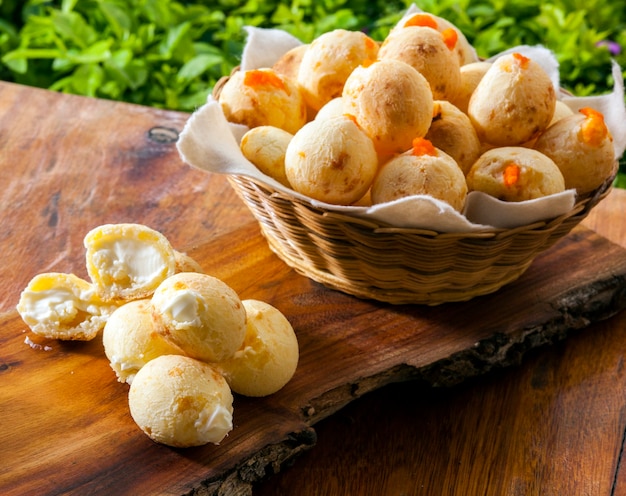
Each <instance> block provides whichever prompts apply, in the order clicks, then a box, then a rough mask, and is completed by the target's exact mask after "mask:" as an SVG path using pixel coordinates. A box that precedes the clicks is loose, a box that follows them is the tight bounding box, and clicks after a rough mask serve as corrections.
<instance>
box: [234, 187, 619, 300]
mask: <svg viewBox="0 0 626 496" xmlns="http://www.w3.org/2000/svg"><path fill="white" fill-rule="evenodd" d="M228 179H229V181H230V183H231V185H232V186H233V188H234V189H235V191H236V192H237V194H238V195H239V197H240V198H241V199H242V200H243V201H244V202H245V204H246V205H247V206H248V208H249V209H250V211H251V212H252V214H253V215H254V217H255V218H256V219H257V221H258V222H259V224H260V226H261V231H262V233H263V235H264V237H265V238H266V239H267V241H268V244H269V246H270V248H271V250H272V251H273V252H274V253H276V255H278V257H280V258H281V259H282V260H283V261H284V262H285V263H286V264H287V265H289V266H290V267H292V268H293V269H295V270H296V271H297V272H298V273H300V274H303V275H305V276H307V277H309V278H311V279H312V280H314V281H316V282H319V283H321V284H323V285H325V286H328V287H330V288H332V289H337V290H340V291H343V292H346V293H349V294H351V295H354V296H357V297H360V298H371V299H375V300H379V301H384V302H388V303H393V304H407V303H419V304H428V305H437V304H441V303H444V302H454V301H465V300H469V299H471V298H473V297H475V296H479V295H483V294H487V293H491V292H493V291H496V290H498V289H499V288H501V287H502V286H504V285H505V284H508V283H510V282H512V281H514V280H515V279H517V278H519V277H520V276H521V275H522V274H523V273H524V271H526V269H527V268H528V267H529V266H530V264H531V263H532V261H533V259H534V258H535V257H536V256H537V255H538V254H539V253H541V252H542V251H544V250H546V249H547V248H549V247H550V246H552V245H553V244H554V243H555V242H556V241H558V240H559V239H560V238H562V237H563V236H565V235H566V234H567V233H569V232H570V231H571V229H573V228H574V227H575V226H576V225H577V224H578V223H580V222H581V221H582V220H583V219H584V218H585V217H586V216H587V214H588V213H589V211H590V210H591V209H592V208H593V207H594V206H595V205H596V204H597V203H598V202H599V201H600V200H601V199H602V198H604V197H605V196H606V195H607V194H608V192H609V190H610V187H611V181H607V182H606V183H605V184H604V185H603V186H602V187H600V188H599V189H598V190H596V191H595V192H594V193H593V194H591V195H587V196H586V197H584V198H581V199H579V200H578V201H577V203H576V205H575V207H574V208H573V209H572V211H570V212H568V213H567V214H564V215H561V216H560V217H557V218H555V219H552V220H549V221H545V222H536V223H534V224H531V225H527V226H523V227H520V228H516V229H499V230H492V231H488V232H473V233H437V232H434V231H428V230H422V229H412V228H397V227H392V226H389V225H384V224H379V223H375V222H372V221H370V220H364V219H359V218H355V217H351V216H349V215H344V214H340V213H336V212H331V211H327V210H324V209H322V208H318V207H316V206H313V205H311V204H309V203H307V202H305V201H303V200H300V199H298V198H295V197H292V196H290V195H288V194H286V193H284V192H281V191H276V190H274V189H272V188H271V187H269V186H267V185H265V184H263V183H260V182H258V181H256V180H253V179H251V178H248V177H244V176H228Z"/></svg>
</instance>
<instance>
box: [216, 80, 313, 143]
mask: <svg viewBox="0 0 626 496" xmlns="http://www.w3.org/2000/svg"><path fill="white" fill-rule="evenodd" d="M218 101H219V103H220V105H221V107H222V110H223V111H224V116H225V117H226V119H227V120H228V121H229V122H233V123H236V124H242V125H244V126H248V127H250V128H253V127H257V126H274V127H278V128H280V129H284V130H285V131H287V132H288V133H292V134H293V133H295V132H296V131H297V130H298V129H300V128H301V127H302V126H303V125H304V123H305V122H306V121H307V107H306V103H305V101H304V96H303V94H302V91H301V89H300V87H299V85H298V84H297V83H296V82H295V81H293V80H291V79H289V78H287V77H285V76H282V75H280V74H279V73H277V72H276V71H274V70H273V69H267V68H265V69H253V70H248V71H238V72H235V73H234V74H232V75H231V76H230V78H229V79H228V81H226V83H225V84H224V86H223V87H222V91H221V92H220V94H219V96H218Z"/></svg>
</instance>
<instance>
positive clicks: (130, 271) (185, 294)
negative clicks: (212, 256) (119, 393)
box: [17, 224, 299, 447]
mask: <svg viewBox="0 0 626 496" xmlns="http://www.w3.org/2000/svg"><path fill="white" fill-rule="evenodd" d="M84 244H85V248H86V264H87V272H88V274H89V276H90V279H91V280H90V281H86V280H84V279H81V278H79V277H78V276H76V275H73V274H62V273H45V274H39V275H38V276H36V277H34V278H33V279H32V280H31V282H30V283H29V284H28V286H27V287H26V288H25V289H24V291H23V292H22V294H21V296H20V301H19V303H18V306H17V309H18V312H19V313H20V315H21V316H22V318H23V320H24V321H25V322H26V323H27V324H28V325H29V327H30V328H31V330H32V331H33V332H34V333H36V334H38V335H40V336H44V337H46V338H51V339H63V340H83V341H85V340H92V339H94V338H95V337H96V336H97V335H98V333H99V331H101V330H102V342H103V345H104V352H105V355H106V356H107V358H108V360H109V363H110V366H111V368H112V369H113V371H114V372H115V374H116V376H117V379H118V381H119V382H125V383H127V384H129V385H130V389H129V392H128V402H129V408H130V413H131V416H132V418H133V419H134V421H135V422H136V423H137V425H138V426H139V427H140V428H141V430H142V431H143V432H144V433H146V434H147V435H148V436H149V437H150V438H151V439H152V440H154V441H156V442H159V443H162V444H166V445H169V446H174V447H190V446H200V445H204V444H207V443H214V444H219V443H220V442H221V441H222V440H223V439H224V437H225V436H226V435H227V434H228V433H229V432H230V431H231V430H232V428H233V422H232V419H233V394H232V393H233V392H235V393H238V394H242V395H246V396H254V397H259V396H267V395H270V394H273V393H275V392H276V391H278V390H279V389H281V388H282V387H283V386H285V384H287V382H289V380H290V379H291V378H292V376H293V375H294V373H295V370H296V367H297V364H298V358H299V349H298V341H297V337H296V334H295V332H294V329H293V327H292V326H291V324H290V322H289V321H288V320H287V318H286V317H285V316H284V315H283V314H282V313H281V312H280V311H279V310H278V309H277V308H275V307H273V306H272V305H270V304H268V303H266V302H263V301H260V300H252V299H248V300H241V299H240V297H239V295H238V294H237V293H236V292H235V290H234V289H232V288H231V287H230V286H228V285H227V284H226V283H225V282H224V281H222V280H220V279H218V278H216V277H213V276H211V275H208V274H205V273H204V272H203V271H202V268H201V267H200V265H199V264H198V263H197V262H196V261H195V260H193V259H192V258H191V257H189V256H188V255H186V254H183V253H181V252H178V251H176V250H175V249H174V248H173V247H172V245H171V244H170V242H169V241H168V240H167V238H166V237H165V236H164V235H163V234H161V233H160V232H158V231H156V230H154V229H151V228H149V227H147V226H144V225H142V224H105V225H102V226H99V227H96V228H94V229H92V230H91V231H90V232H89V233H88V234H87V235H86V236H85V238H84Z"/></svg>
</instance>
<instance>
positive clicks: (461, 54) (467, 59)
mask: <svg viewBox="0 0 626 496" xmlns="http://www.w3.org/2000/svg"><path fill="white" fill-rule="evenodd" d="M407 26H425V27H432V28H434V29H436V30H437V31H439V32H441V33H443V32H448V33H449V31H447V30H449V29H453V30H454V31H455V34H456V43H455V45H454V52H455V53H456V55H457V57H458V58H459V65H461V66H463V65H465V64H471V63H473V62H476V61H478V55H477V54H476V50H475V49H474V47H473V46H472V45H471V44H470V42H469V41H468V40H467V38H466V37H465V35H464V34H463V32H462V31H461V30H460V29H459V28H457V27H456V26H455V25H454V24H452V23H451V22H450V21H448V20H447V19H444V18H443V17H439V16H436V15H434V14H431V13H428V12H420V13H417V14H413V15H412V16H408V17H407V18H406V19H404V20H403V22H402V23H400V24H398V25H397V26H396V27H394V30H396V29H401V28H402V27H407Z"/></svg>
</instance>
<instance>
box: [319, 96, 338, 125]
mask: <svg viewBox="0 0 626 496" xmlns="http://www.w3.org/2000/svg"><path fill="white" fill-rule="evenodd" d="M344 113H345V112H344V110H343V98H342V97H340V96H338V97H337V98H333V99H332V100H331V101H330V102H327V103H326V104H325V105H324V106H323V107H322V108H321V109H320V110H319V112H318V113H317V114H316V115H315V119H317V120H321V119H329V118H331V117H338V116H340V115H343V114H344Z"/></svg>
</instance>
